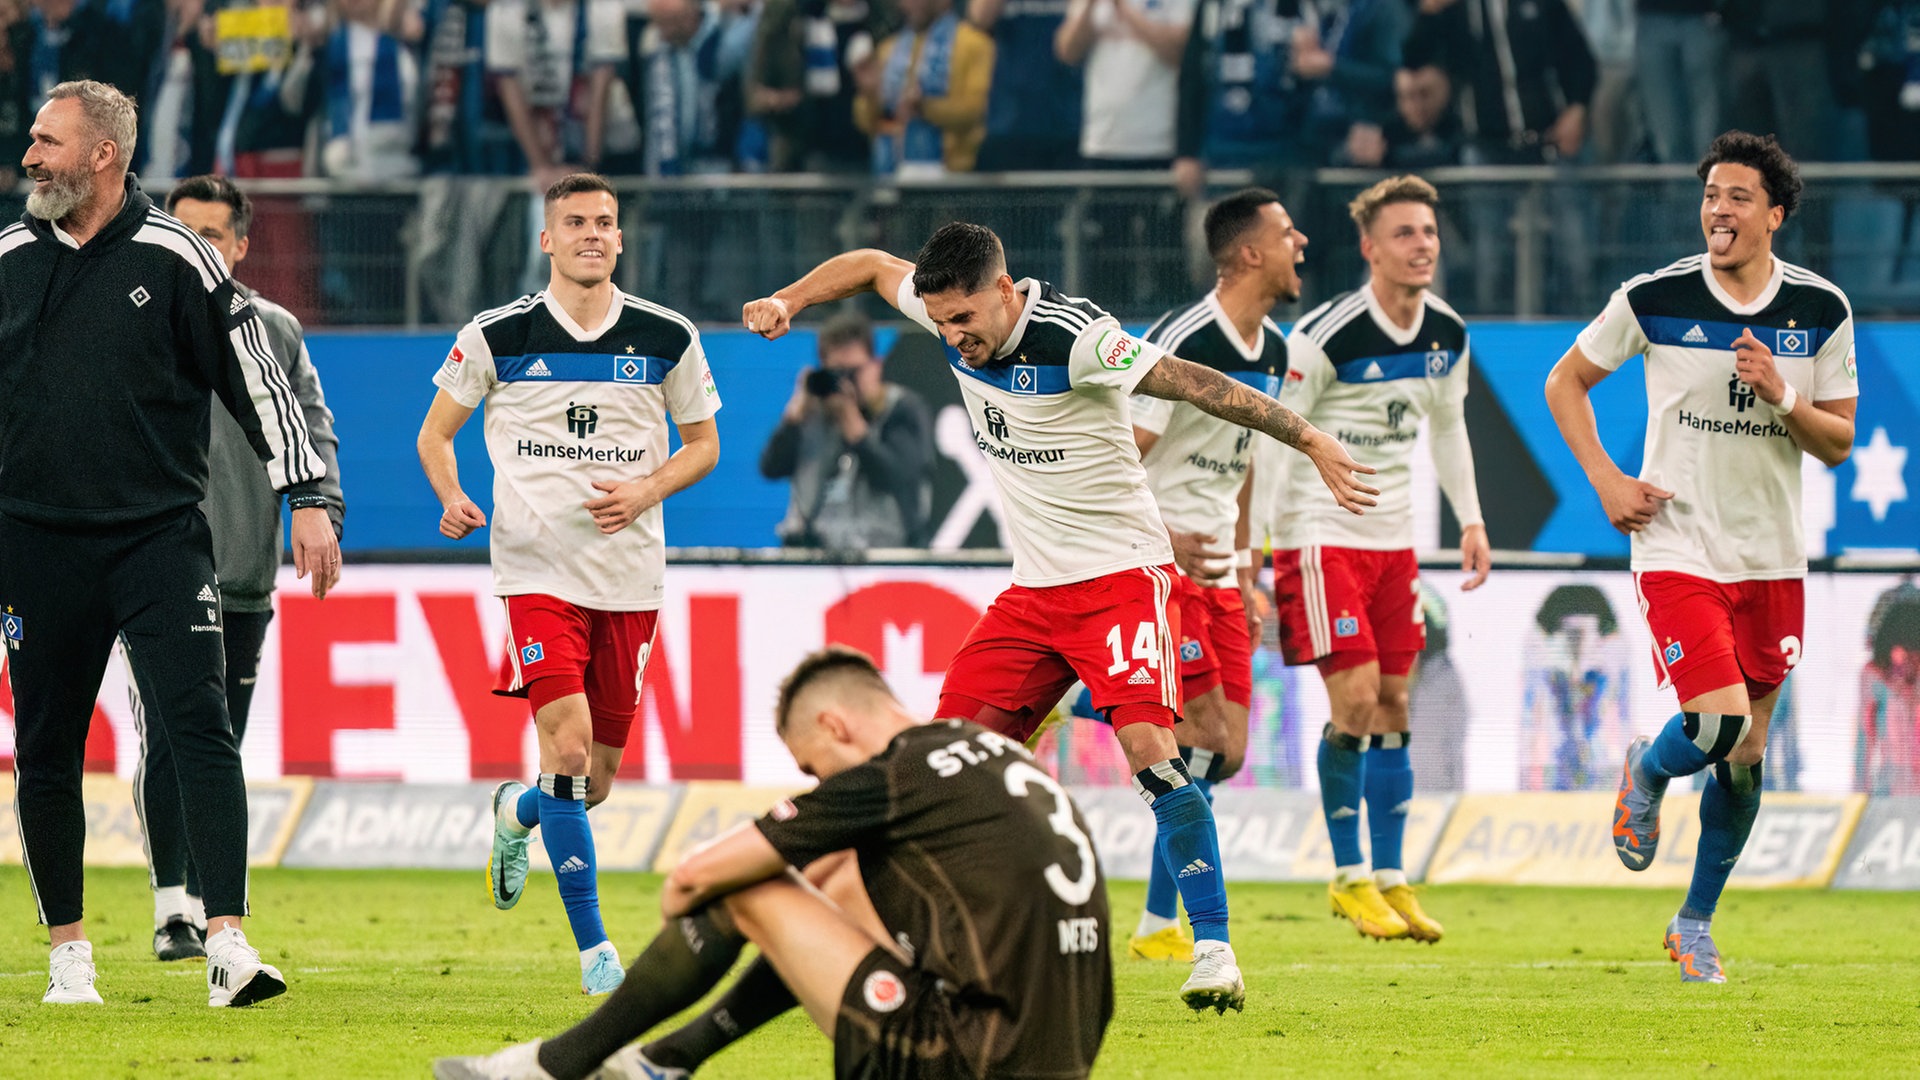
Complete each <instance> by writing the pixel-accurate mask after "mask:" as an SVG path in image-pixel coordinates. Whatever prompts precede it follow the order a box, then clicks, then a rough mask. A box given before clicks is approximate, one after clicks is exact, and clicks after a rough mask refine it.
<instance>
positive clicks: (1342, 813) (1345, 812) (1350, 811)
mask: <svg viewBox="0 0 1920 1080" xmlns="http://www.w3.org/2000/svg"><path fill="white" fill-rule="evenodd" d="M1359 816H1360V811H1358V810H1355V809H1354V808H1353V807H1351V806H1343V807H1341V808H1340V809H1338V810H1335V811H1334V812H1333V813H1331V814H1328V815H1327V817H1328V818H1330V819H1332V820H1334V821H1344V820H1346V819H1347V818H1350V817H1359Z"/></svg>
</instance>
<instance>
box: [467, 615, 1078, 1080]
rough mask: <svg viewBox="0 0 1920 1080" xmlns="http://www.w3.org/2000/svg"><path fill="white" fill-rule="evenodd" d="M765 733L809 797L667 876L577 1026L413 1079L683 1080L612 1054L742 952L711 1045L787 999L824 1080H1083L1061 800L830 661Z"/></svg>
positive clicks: (1071, 889) (811, 661)
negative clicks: (625, 970) (804, 1016)
mask: <svg viewBox="0 0 1920 1080" xmlns="http://www.w3.org/2000/svg"><path fill="white" fill-rule="evenodd" d="M774 715H775V723H776V724H777V725H778V730H779V732H780V737H781V738H782V739H783V740H784V741H785V742H786V745H787V749H788V750H789V751H790V752H791V753H792V754H793V759H794V761H795V762H796V763H797V764H798V765H799V766H800V769H801V771H803V772H805V773H807V774H808V775H810V776H817V777H819V778H820V785H819V786H818V787H816V788H815V789H814V790H812V791H810V792H807V793H806V794H803V795H798V796H795V797H794V798H793V799H791V800H787V801H784V802H782V803H780V804H779V805H778V806H776V807H775V808H774V809H773V811H772V812H771V813H769V814H767V815H766V816H764V817H762V818H760V819H759V820H758V821H756V822H753V823H752V824H750V825H746V826H742V827H741V828H739V829H736V830H734V831H733V832H730V833H728V834H727V835H725V836H724V837H722V838H721V839H719V840H718V841H716V842H715V843H714V844H713V845H711V846H709V847H706V848H703V849H701V850H700V851H698V852H695V853H694V854H692V855H690V856H688V857H687V858H686V859H685V860H683V861H682V862H681V863H680V865H679V866H677V867H675V868H674V871H673V873H672V874H671V875H669V876H668V878H667V882H666V887H665V889H663V890H662V893H661V908H662V910H663V912H664V913H665V915H666V917H667V925H666V927H665V928H664V929H663V930H662V931H661V933H660V935H659V936H658V937H656V938H655V939H654V940H653V943H652V944H651V945H649V946H648V947H647V950H646V952H644V953H642V954H641V956H640V958H639V959H638V960H636V961H635V962H634V965H633V969H632V971H631V973H630V975H631V977H630V978H628V979H627V980H626V982H625V983H624V984H623V985H622V986H621V987H620V988H619V989H618V990H616V991H614V993H613V995H612V996H611V997H609V998H608V999H607V1001H606V1003H605V1004H603V1005H601V1007H600V1008H599V1010H598V1011H596V1012H595V1013H594V1014H593V1015H591V1016H589V1017H587V1019H585V1020H584V1021H582V1022H581V1023H580V1024H579V1025H577V1026H575V1027H574V1028H573V1029H572V1030H571V1031H568V1032H567V1033H565V1034H563V1035H561V1036H559V1037H558V1038H554V1039H550V1040H546V1041H544V1042H542V1041H540V1040H535V1041H533V1042H530V1043H523V1044H521V1045H519V1046H513V1047H509V1048H507V1049H506V1050H503V1051H501V1052H499V1053H497V1054H494V1055H492V1056H491V1057H487V1058H479V1059H475V1058H457V1059H445V1060H442V1061H440V1062H438V1063H436V1064H435V1066H434V1075H435V1076H437V1077H440V1078H441V1080H578V1078H580V1077H585V1076H588V1075H596V1074H595V1070H601V1071H600V1072H599V1073H597V1075H599V1076H602V1077H609V1078H614V1080H621V1078H627V1077H632V1078H635V1080H638V1078H640V1077H650V1078H653V1080H664V1078H670V1077H683V1076H685V1075H686V1070H687V1069H690V1068H691V1067H693V1066H695V1065H697V1064H698V1063H699V1060H704V1056H701V1057H699V1058H698V1060H695V1059H691V1058H681V1059H679V1060H681V1061H682V1062H683V1063H684V1064H681V1065H676V1066H671V1067H665V1066H663V1063H662V1062H660V1061H657V1060H654V1059H653V1058H652V1057H651V1056H646V1057H643V1055H642V1052H641V1051H640V1050H639V1049H637V1048H632V1047H627V1044H628V1043H629V1042H631V1041H632V1040H633V1039H635V1038H637V1037H639V1036H640V1035H641V1034H643V1033H644V1032H646V1031H647V1030H648V1029H649V1028H651V1027H653V1026H654V1025H656V1024H658V1023H660V1022H661V1021H662V1020H665V1019H667V1018H668V1017H670V1016H672V1015H674V1014H675V1013H677V1012H679V1011H680V1010H681V1009H684V1008H686V1007H687V1006H689V1005H691V1004H693V1003H694V1002H696V1001H698V1000H700V998H701V997H703V996H704V995H705V994H706V992H707V991H708V990H709V989H711V988H712V987H713V986H714V985H715V984H716V983H718V982H719V981H720V980H721V979H722V978H723V977H724V976H725V975H726V973H727V970H728V969H729V968H730V967H731V966H732V965H733V962H734V959H735V958H736V957H737V956H739V954H740V949H741V946H742V945H743V944H744V943H745V942H747V941H751V942H753V943H754V944H755V945H757V946H758V947H759V949H760V954H761V960H760V961H759V962H756V963H755V964H754V965H752V966H750V967H749V968H748V970H747V971H746V973H744V974H743V975H742V977H741V979H740V981H739V982H738V983H737V984H736V985H735V987H734V988H733V990H731V991H730V992H729V994H728V995H727V997H726V998H725V999H723V1002H722V1004H723V1005H725V1006H726V1007H727V1009H728V1011H729V1016H730V1017H731V1019H730V1020H729V1022H728V1031H729V1033H730V1037H738V1035H740V1034H744V1033H745V1032H747V1031H749V1030H752V1029H753V1028H754V1027H757V1026H758V1025H760V1024H762V1023H765V1022H766V1021H767V1020H769V1019H772V1018H773V1017H775V1016H778V1015H779V1014H780V1013H782V1012H785V1011H786V1010H787V1009H789V1008H791V1007H793V1005H794V1004H796V1002H797V1003H798V1004H800V1005H802V1006H804V1007H805V1008H806V1010H807V1013H808V1015H810V1016H811V1017H812V1018H813V1021H814V1023H816V1024H818V1025H819V1027H820V1030H821V1031H822V1032H825V1033H826V1035H827V1036H828V1037H829V1038H831V1039H832V1040H833V1045H834V1055H833V1056H834V1072H835V1075H837V1076H842V1077H866V1076H899V1077H945V1076H954V1077H958V1076H1048V1077H1063V1078H1064V1077H1084V1076H1086V1075H1087V1073H1088V1071H1089V1070H1090V1069H1092V1067H1093V1059H1094V1056H1095V1054H1097V1053H1098V1052H1099V1049H1100V1040H1101V1037H1102V1036H1103V1035H1104V1034H1105V1032H1106V1027H1107V1021H1108V1020H1109V1019H1110V1018H1111V1017H1112V1015H1113V966H1112V959H1111V956H1110V954H1109V953H1108V951H1107V889H1106V882H1105V880H1104V879H1103V878H1102V877H1101V874H1100V866H1099V863H1098V861H1097V860H1096V859H1095V858H1094V853H1093V842H1092V840H1090V839H1089V838H1088V836H1087V825H1086V819H1084V818H1083V817H1081V815H1080V811H1079V809H1078V808H1077V807H1076V806H1074V804H1073V800H1072V799H1071V798H1069V797H1068V796H1067V793H1066V790H1065V789H1063V788H1062V787H1061V786H1060V785H1059V784H1058V783H1057V782H1055V781H1054V779H1053V778H1052V777H1050V776H1048V775H1047V774H1046V773H1045V772H1044V771H1042V770H1041V769H1040V768H1039V767H1038V766H1037V765H1035V763H1034V760H1033V756H1032V755H1031V754H1029V753H1027V751H1026V749H1025V748H1024V747H1022V746H1021V745H1020V744H1019V743H1017V742H1015V741H1013V740H1012V739H1009V738H1006V737H1005V736H1002V735H999V734H996V733H994V732H991V731H988V730H986V729H984V728H982V727H979V726H977V725H975V724H970V723H966V722H963V721H959V720H952V721H947V722H944V723H942V722H936V723H932V724H923V723H921V722H920V721H919V720H918V719H917V718H915V717H914V716H912V715H911V714H909V713H908V712H907V711H906V708H905V707H904V706H902V705H901V704H900V702H899V700H898V699H897V698H895V697H894V696H893V693H892V691H890V690H889V689H888V688H887V684H886V682H885V681H884V680H882V678H881V677H880V672H879V671H878V670H876V669H875V668H874V666H873V661H872V660H870V659H868V658H867V657H866V656H865V655H863V654H861V653H857V652H854V651H852V650H850V649H845V648H829V649H827V650H825V651H822V652H818V653H814V654H813V655H811V656H809V657H807V658H806V659H805V660H802V661H801V662H800V665H799V666H798V667H796V668H795V669H794V670H793V672H792V674H790V675H788V676H787V678H786V681H785V682H784V683H783V684H782V685H781V688H780V699H779V704H778V708H777V710H776V712H775V714H774ZM849 852H850V853H851V854H852V855H854V856H855V857H856V858H854V859H849V858H845V857H844V855H845V854H846V853H849ZM796 866H797V867H809V868H810V869H812V868H815V867H820V866H829V867H831V868H832V869H830V870H829V872H828V873H827V874H826V875H825V876H824V880H825V883H826V885H827V892H829V893H830V894H834V895H839V896H845V897H848V898H849V900H850V901H851V902H850V903H849V904H848V905H846V906H841V905H837V904H835V903H832V902H830V901H829V900H828V899H826V898H825V897H823V896H821V895H820V893H818V892H815V891H813V890H812V889H809V888H808V887H806V886H805V885H803V884H801V883H800V882H799V881H797V880H796V879H795V878H794V876H793V874H792V872H791V868H792V867H796ZM815 876H821V875H815ZM863 885H864V887H863ZM868 897H870V898H871V900H870V902H869V901H868V900H867V898H868ZM769 965H770V967H769ZM749 986H752V987H754V989H753V991H752V992H751V993H742V992H741V991H742V990H743V989H745V988H747V987H749ZM707 1019H708V1018H705V1017H703V1018H702V1019H701V1020H697V1021H695V1025H694V1026H699V1025H700V1024H702V1023H704V1022H706V1021H707ZM677 1037H678V1036H677V1035H675V1036H669V1037H668V1039H667V1040H662V1042H670V1041H672V1040H674V1039H676V1038H677ZM722 1045H725V1041H720V1042H718V1043H717V1044H715V1045H711V1046H709V1047H708V1048H707V1049H706V1050H705V1054H711V1053H712V1052H713V1051H716V1050H718V1049H719V1048H720V1046H722ZM623 1047H627V1048H626V1049H624V1050H623V1049H622V1048H623ZM646 1049H647V1050H649V1051H652V1052H653V1053H655V1054H658V1053H660V1052H661V1043H655V1044H652V1045H650V1046H649V1047H647V1048H646ZM609 1059H611V1060H609ZM603 1063H604V1069H603V1068H602V1066H603Z"/></svg>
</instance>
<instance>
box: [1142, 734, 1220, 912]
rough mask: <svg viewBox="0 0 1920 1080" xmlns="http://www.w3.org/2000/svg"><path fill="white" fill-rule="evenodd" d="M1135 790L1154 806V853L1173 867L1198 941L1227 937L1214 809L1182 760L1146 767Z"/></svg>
mask: <svg viewBox="0 0 1920 1080" xmlns="http://www.w3.org/2000/svg"><path fill="white" fill-rule="evenodd" d="M1133 788H1134V790H1135V791H1137V792H1139V794H1140V797H1141V798H1143V799H1145V800H1146V801H1147V805H1148V806H1151V807H1153V818H1154V821H1155V823H1156V824H1157V825H1158V831H1157V833H1156V834H1155V836H1154V843H1153V847H1154V852H1155V853H1156V854H1157V855H1158V861H1159V862H1161V863H1163V864H1165V866H1167V867H1168V868H1172V867H1179V869H1177V870H1171V873H1172V874H1173V880H1174V884H1175V886H1177V887H1178V889H1179V891H1180V899H1181V900H1182V901H1184V902H1185V903H1186V905H1187V919H1188V920H1189V921H1190V922H1192V923H1193V937H1194V940H1195V941H1226V940H1228V939H1227V886H1226V881H1225V879H1224V878H1222V877H1221V876H1220V837H1219V834H1218V833H1217V832H1215V831H1214V826H1213V808H1212V807H1210V806H1208V805H1207V799H1206V796H1205V795H1203V794H1201V792H1200V789H1199V788H1198V787H1196V786H1194V783H1193V780H1192V778H1191V777H1190V776H1189V775H1188V773H1187V765H1186V763H1185V762H1183V761H1181V760H1180V759H1178V758H1172V759H1169V760H1167V761H1162V762H1160V763H1159V764H1157V765H1153V766H1151V767H1149V768H1146V769H1142V770H1141V771H1140V772H1138V773H1135V774H1134V777H1133Z"/></svg>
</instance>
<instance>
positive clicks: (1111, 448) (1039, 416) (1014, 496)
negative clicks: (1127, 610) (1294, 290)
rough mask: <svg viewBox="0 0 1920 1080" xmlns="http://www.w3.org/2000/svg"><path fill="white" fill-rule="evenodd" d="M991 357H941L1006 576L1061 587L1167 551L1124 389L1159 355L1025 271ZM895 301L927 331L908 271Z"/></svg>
mask: <svg viewBox="0 0 1920 1080" xmlns="http://www.w3.org/2000/svg"><path fill="white" fill-rule="evenodd" d="M1015 287H1016V288H1017V289H1019V290H1020V291H1021V292H1022V293H1024V294H1025V295H1026V298H1027V299H1026V307H1025V309H1024V310H1022V311H1021V313H1020V321H1019V322H1018V323H1016V324H1015V325H1014V328H1013V333H1012V334H1010V335H1008V337H1007V341H1006V344H1004V345H1002V346H1001V347H1000V350H999V352H998V353H996V354H995V356H994V361H993V363H992V364H990V365H988V366H986V367H979V368H975V367H970V366H968V365H967V363H966V362H965V361H963V360H962V359H960V354H959V353H958V352H955V351H954V350H953V349H948V350H947V362H948V363H949V364H950V365H951V366H952V368H953V377H954V379H955V380H956V381H958V382H959V383H960V396H961V397H962V398H963V399H964V400H965V401H966V403H967V414H968V416H969V417H971V418H972V420H973V431H974V444H975V445H977V446H979V447H980V452H981V453H982V454H984V455H985V456H986V459H987V465H988V466H989V468H991V469H992V471H993V479H994V486H995V487H997V488H998V489H999V491H1000V503H1001V507H1002V511H1003V512H1004V514H1005V515H1006V518H1005V522H1004V524H1005V526H1006V531H1007V535H1008V540H1009V542H1010V543H1011V545H1012V547H1013V582H1014V584H1016V585H1025V586H1028V587H1030V588H1039V587H1043V586H1047V585H1070V584H1072V583H1074V582H1077V581H1088V580H1091V579H1093V578H1097V577H1101V576H1103V575H1106V574H1116V573H1119V572H1120V571H1122V570H1132V569H1136V568H1138V567H1142V566H1160V565H1163V564H1166V563H1170V562H1172V561H1173V547H1172V545H1171V543H1169V541H1168V540H1167V530H1166V526H1164V525H1162V524H1161V523H1160V509H1159V507H1157V506H1156V505H1154V501H1153V493H1152V492H1151V491H1149V490H1148V488H1147V472H1146V470H1145V469H1144V468H1142V467H1141V465H1140V451H1139V449H1138V448H1137V447H1136V446H1135V444H1134V441H1133V423H1132V419H1131V413H1130V410H1129V408H1128V404H1127V396H1128V395H1129V394H1131V393H1133V388H1134V387H1135V386H1137V385H1139V383H1140V380H1141V378H1142V377H1143V376H1145V375H1146V373H1147V372H1148V371H1149V370H1151V369H1152V368H1153V366H1154V365H1155V364H1157V363H1159V362H1160V359H1161V357H1163V356H1165V355H1166V353H1165V352H1163V351H1161V350H1160V349H1159V348H1157V347H1155V346H1153V345H1149V344H1147V343H1146V342H1144V341H1141V340H1139V339H1138V338H1135V337H1133V336H1132V335H1130V334H1128V333H1127V332H1126V331H1125V330H1122V329H1121V328H1120V323H1119V322H1118V321H1117V320H1115V319H1114V318H1113V316H1111V315H1108V314H1107V313H1106V312H1104V311H1101V310H1100V309H1099V308H1097V307H1095V306H1094V305H1092V304H1090V303H1088V302H1086V301H1085V300H1081V299H1078V298H1073V297H1066V296H1062V295H1061V294H1060V293H1059V291H1058V290H1056V289H1054V288H1053V286H1051V285H1048V284H1046V283H1045V282H1041V281H1034V280H1033V279H1032V278H1028V279H1026V280H1024V281H1021V282H1020V283H1019V284H1018V285H1017V286H1015ZM894 306H896V307H898V308H899V309H900V311H901V313H902V314H904V315H906V316H907V317H908V318H910V319H912V320H913V321H914V322H917V323H919V324H920V325H921V326H924V327H926V328H927V329H928V330H931V331H933V332H934V333H936V334H937V333H939V330H938V329H937V328H936V327H935V326H934V323H933V320H932V319H930V318H928V317H927V307H926V305H925V304H923V303H921V301H920V298H919V297H918V296H916V295H914V291H913V278H912V277H911V276H908V277H907V278H906V279H904V280H903V281H902V282H901V283H900V293H899V295H898V296H896V297H895V298H894Z"/></svg>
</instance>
